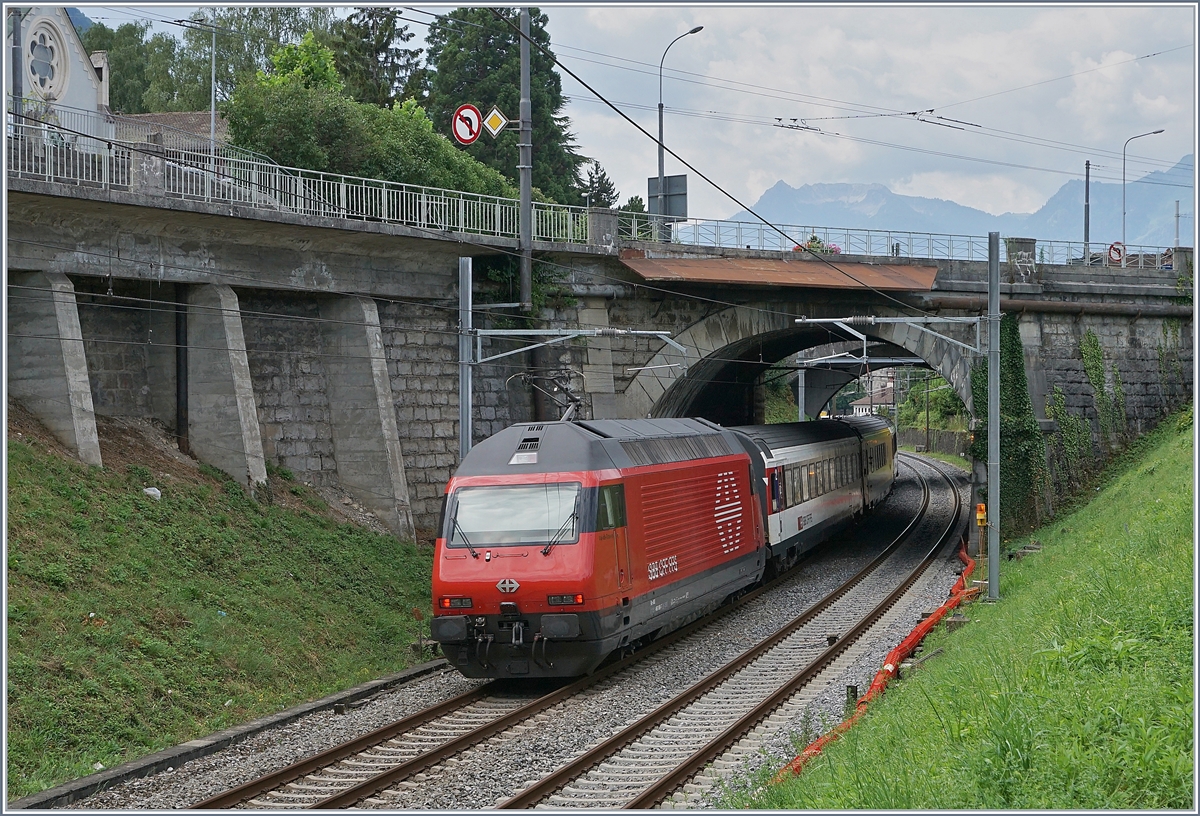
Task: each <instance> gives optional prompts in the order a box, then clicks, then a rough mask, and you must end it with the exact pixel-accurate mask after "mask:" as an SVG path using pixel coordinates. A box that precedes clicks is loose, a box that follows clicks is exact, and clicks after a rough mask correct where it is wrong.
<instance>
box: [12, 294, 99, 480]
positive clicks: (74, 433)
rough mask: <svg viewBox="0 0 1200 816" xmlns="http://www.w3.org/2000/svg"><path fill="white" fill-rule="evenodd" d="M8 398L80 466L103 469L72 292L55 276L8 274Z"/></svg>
mask: <svg viewBox="0 0 1200 816" xmlns="http://www.w3.org/2000/svg"><path fill="white" fill-rule="evenodd" d="M6 362H7V368H6V374H7V378H8V380H7V385H8V393H9V395H10V396H12V397H13V398H15V399H17V400H20V402H21V403H22V404H23V405H24V406H25V407H26V408H27V409H29V411H31V412H32V413H33V414H34V416H36V417H38V419H40V420H41V421H42V423H43V424H45V426H46V427H47V428H49V429H50V431H51V433H53V434H54V435H55V436H56V437H57V438H58V439H59V441H61V442H62V443H63V444H64V445H66V446H67V448H68V449H69V450H72V451H74V452H75V453H76V454H77V455H78V456H79V458H80V460H81V461H83V462H86V463H87V464H89V465H97V466H99V465H101V464H102V462H101V458H100V444H99V438H98V437H97V435H96V414H95V411H94V409H93V406H92V393H91V389H90V387H89V385H88V371H87V357H86V355H85V354H84V343H83V332H82V330H81V329H80V325H79V311H78V309H77V308H76V304H75V288H74V286H72V284H71V281H70V280H69V279H68V278H67V276H66V275H62V274H58V273H42V272H35V273H21V272H17V273H9V275H8V360H7V361H6Z"/></svg>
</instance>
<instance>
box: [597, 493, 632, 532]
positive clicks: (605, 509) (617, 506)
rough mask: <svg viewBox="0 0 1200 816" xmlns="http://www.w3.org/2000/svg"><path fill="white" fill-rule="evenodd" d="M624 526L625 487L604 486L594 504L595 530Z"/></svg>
mask: <svg viewBox="0 0 1200 816" xmlns="http://www.w3.org/2000/svg"><path fill="white" fill-rule="evenodd" d="M624 526H625V485H619V484H615V485H604V486H603V487H601V488H600V495H599V498H598V500H597V502H596V530H597V531H600V530H613V529H616V528H617V527H624Z"/></svg>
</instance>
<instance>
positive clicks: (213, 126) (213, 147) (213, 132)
mask: <svg viewBox="0 0 1200 816" xmlns="http://www.w3.org/2000/svg"><path fill="white" fill-rule="evenodd" d="M212 27H213V30H212V88H211V89H210V91H211V93H212V99H211V100H210V101H211V104H210V106H209V109H208V139H209V150H210V151H211V153H212V160H213V166H214V167H215V166H216V163H217V8H216V6H213V8H212Z"/></svg>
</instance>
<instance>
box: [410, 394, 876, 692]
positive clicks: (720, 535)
mask: <svg viewBox="0 0 1200 816" xmlns="http://www.w3.org/2000/svg"><path fill="white" fill-rule="evenodd" d="M895 451H896V440H895V435H894V433H893V432H892V428H891V426H890V425H889V424H888V423H887V421H886V420H883V419H880V418H875V417H854V418H840V419H836V420H820V421H817V422H799V423H790V424H784V425H755V426H744V427H738V428H723V427H721V426H719V425H714V424H713V423H711V422H708V421H706V420H702V419H642V420H594V421H579V420H577V421H571V422H546V423H541V424H532V425H527V424H522V425H514V426H513V427H511V428H508V429H506V430H504V431H501V432H500V433H498V434H496V435H495V436H492V437H491V438H489V439H486V440H484V441H483V442H482V443H480V444H479V445H478V446H477V447H475V448H474V449H473V450H472V451H471V452H470V454H469V455H468V456H467V457H466V458H465V459H464V460H463V462H462V464H461V466H460V467H459V469H458V471H457V472H456V473H455V475H454V478H452V479H451V480H450V482H449V484H447V486H446V499H445V504H444V505H443V510H442V520H441V523H440V526H439V537H438V540H437V547H436V551H435V554H434V564H433V602H434V618H433V622H432V630H433V638H434V639H435V640H437V641H438V642H439V643H440V644H441V646H442V650H443V652H444V653H445V655H446V657H447V658H448V660H449V661H450V664H451V665H453V666H454V667H455V668H456V669H458V670H459V671H460V672H462V673H463V674H464V675H466V676H468V677H572V676H576V675H580V674H586V673H588V672H590V671H592V670H593V669H595V668H596V666H598V665H599V664H600V663H601V661H603V660H604V658H605V657H607V656H608V655H610V654H612V653H613V652H615V651H617V650H620V649H623V648H625V647H627V646H629V645H631V644H634V643H636V642H638V641H643V640H647V639H650V638H653V637H657V636H659V635H661V634H665V633H666V632H668V631H670V630H672V629H675V628H678V627H679V626H681V625H683V624H685V623H687V622H688V621H690V620H693V619H695V618H696V617H699V616H700V615H703V614H706V613H707V612H709V611H711V610H712V609H714V608H716V607H717V606H718V605H719V604H721V603H722V602H723V601H724V600H725V599H726V598H728V597H729V596H731V595H734V594H736V593H738V592H740V591H742V590H744V589H746V588H748V587H750V586H752V585H754V584H756V583H758V582H759V581H760V580H762V578H763V576H764V574H770V573H774V572H779V571H782V570H785V569H787V568H789V567H791V566H792V565H793V564H794V563H795V562H796V560H797V559H798V558H799V557H800V555H801V554H802V553H803V552H804V551H806V550H808V549H810V548H812V547H813V546H815V545H816V544H817V543H819V542H820V541H823V540H825V539H826V538H828V537H830V536H831V535H833V534H834V533H836V532H837V531H838V530H839V529H841V528H843V527H845V526H846V525H848V524H850V523H852V522H853V521H854V520H855V519H857V518H858V517H859V516H860V515H861V514H862V513H863V512H865V511H866V510H867V509H869V508H871V507H873V506H874V505H875V504H877V503H878V502H880V501H881V500H882V499H883V498H884V497H885V496H887V494H888V492H889V491H890V490H891V488H892V483H893V481H894V479H895Z"/></svg>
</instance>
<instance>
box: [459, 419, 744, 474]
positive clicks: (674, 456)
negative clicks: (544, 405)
mask: <svg viewBox="0 0 1200 816" xmlns="http://www.w3.org/2000/svg"><path fill="white" fill-rule="evenodd" d="M518 449H520V450H518ZM742 449H743V448H742V446H741V445H740V443H739V442H738V440H737V437H736V436H735V435H734V434H732V433H729V432H728V431H727V430H725V429H724V428H721V427H719V426H717V425H713V424H712V423H709V422H706V421H704V420H697V419H624V420H622V419H604V420H592V421H586V422H585V421H576V422H538V423H522V424H520V425H513V426H511V427H508V428H505V429H504V430H503V431H500V432H499V433H497V434H495V435H493V436H490V437H488V438H487V439H485V440H483V441H482V442H480V443H479V444H478V445H476V446H475V447H474V448H472V450H471V453H470V454H469V455H468V456H467V457H466V458H465V459H464V460H463V462H462V464H461V465H459V468H458V470H457V472H456V474H455V475H457V476H481V475H493V474H505V475H508V474H512V475H518V474H522V473H553V472H557V471H582V470H604V469H607V468H614V467H615V468H630V467H636V466H638V465H647V464H661V463H665V462H679V461H686V460H689V459H697V458H702V457H707V456H727V455H729V454H732V453H736V452H739V451H741V450H742ZM518 452H524V453H536V454H537V457H536V459H537V460H536V461H535V462H529V463H527V464H509V463H510V461H512V459H513V456H514V454H516V453H518ZM526 458H529V457H526Z"/></svg>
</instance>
